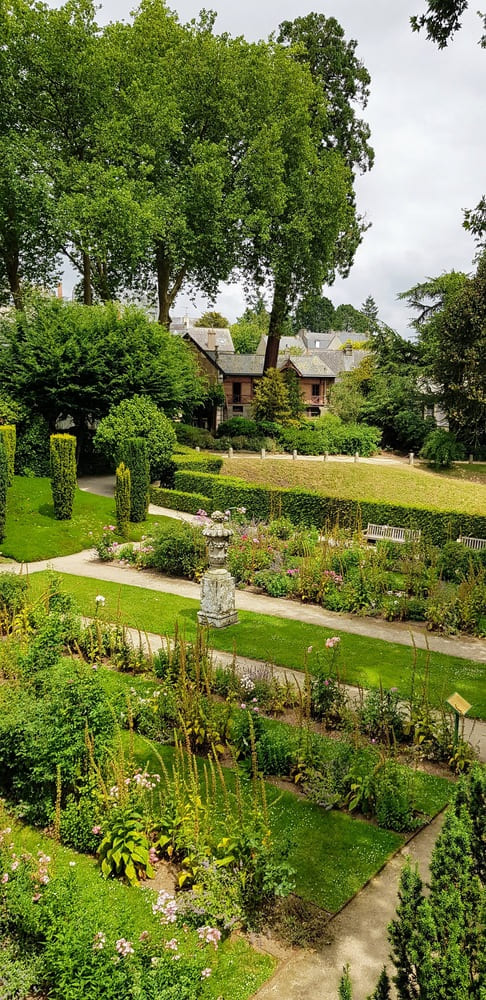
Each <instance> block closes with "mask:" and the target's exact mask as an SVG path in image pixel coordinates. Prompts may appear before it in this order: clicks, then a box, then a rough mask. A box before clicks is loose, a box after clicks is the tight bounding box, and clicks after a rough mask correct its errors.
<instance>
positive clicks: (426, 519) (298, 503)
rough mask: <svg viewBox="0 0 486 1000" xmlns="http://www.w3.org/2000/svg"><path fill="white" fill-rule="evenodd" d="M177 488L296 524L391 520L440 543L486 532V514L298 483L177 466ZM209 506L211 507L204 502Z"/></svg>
mask: <svg viewBox="0 0 486 1000" xmlns="http://www.w3.org/2000/svg"><path fill="white" fill-rule="evenodd" d="M174 478H175V486H176V488H177V489H178V490H184V491H185V492H188V493H191V492H195V491H196V490H197V491H198V492H199V491H201V492H203V493H204V494H205V497H206V502H208V498H211V499H210V501H209V502H210V506H211V504H212V507H213V509H214V510H216V509H219V510H226V509H227V508H228V507H246V510H247V512H248V514H249V515H250V516H251V517H256V518H258V519H259V520H262V521H268V519H269V518H270V517H280V516H282V517H288V518H290V520H291V521H293V523H294V524H307V525H315V526H316V527H318V528H321V527H323V526H324V525H325V524H326V523H330V524H335V523H339V524H340V525H341V526H342V527H343V528H351V529H355V528H356V527H360V526H361V525H363V527H366V525H367V524H368V522H370V523H373V524H390V525H394V526H396V527H399V528H415V529H417V528H418V529H420V531H421V532H422V534H423V536H424V537H425V538H428V539H430V541H431V542H433V543H434V544H436V545H443V544H444V543H445V542H447V541H449V540H451V539H452V540H455V539H456V538H458V537H459V535H472V536H474V537H479V538H485V537H486V517H482V516H481V515H474V514H463V513H459V512H457V511H438V510H427V509H421V508H418V507H406V506H402V505H400V504H390V503H381V502H371V501H368V500H364V501H357V500H345V499H342V498H340V497H329V496H324V495H323V494H321V493H316V492H311V491H310V490H303V489H300V488H293V489H282V488H278V487H270V486H262V485H253V484H251V483H247V482H245V481H244V480H243V479H237V478H230V477H226V476H225V477H223V476H214V475H210V474H201V473H198V472H195V471H192V470H191V471H189V470H188V471H187V472H186V471H179V472H176V474H175V477H174ZM205 509H207V508H205Z"/></svg>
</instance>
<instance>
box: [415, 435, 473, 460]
mask: <svg viewBox="0 0 486 1000" xmlns="http://www.w3.org/2000/svg"><path fill="white" fill-rule="evenodd" d="M420 457H421V458H426V459H427V461H428V462H429V464H430V465H432V466H434V467H435V468H443V469H447V468H449V466H451V465H452V463H453V462H455V461H457V460H458V459H461V458H464V448H463V446H462V445H461V444H459V442H458V440H457V438H456V436H455V434H453V433H452V431H446V430H444V429H443V428H442V427H437V428H436V429H435V430H433V431H432V432H431V433H430V434H428V436H427V437H426V439H425V441H424V445H423V447H422V450H421V452H420Z"/></svg>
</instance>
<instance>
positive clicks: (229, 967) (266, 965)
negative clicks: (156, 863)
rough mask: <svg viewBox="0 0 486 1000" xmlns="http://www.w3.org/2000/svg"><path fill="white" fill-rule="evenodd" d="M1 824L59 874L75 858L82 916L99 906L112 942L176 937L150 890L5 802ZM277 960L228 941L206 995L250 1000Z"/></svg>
mask: <svg viewBox="0 0 486 1000" xmlns="http://www.w3.org/2000/svg"><path fill="white" fill-rule="evenodd" d="M0 823H1V825H2V827H3V826H5V825H7V824H8V826H10V827H11V828H12V833H11V835H10V840H11V841H12V842H13V843H14V844H15V848H16V851H17V853H18V854H20V853H22V852H24V851H30V852H31V853H33V854H36V853H37V851H38V850H42V851H44V852H45V853H46V854H48V855H49V856H50V857H51V858H52V865H51V870H52V873H53V874H54V875H55V874H65V873H66V872H67V871H68V870H69V865H70V863H72V862H74V864H75V868H74V869H73V877H74V878H75V880H76V895H75V905H76V910H77V912H78V914H79V920H80V922H83V921H85V920H86V921H88V922H89V914H90V912H91V911H93V910H95V911H96V913H97V914H98V918H99V923H98V924H97V925H95V926H97V927H98V928H99V929H101V930H104V931H105V933H106V936H107V939H108V942H109V944H110V945H113V944H114V942H115V940H116V939H117V938H119V937H122V936H123V937H126V938H128V939H129V940H132V941H136V940H137V939H138V937H139V935H140V933H141V932H142V931H144V930H147V929H149V930H150V933H151V935H152V936H153V937H154V938H155V939H156V940H158V939H159V938H160V939H161V941H162V945H161V946H162V947H163V942H164V939H165V940H168V939H169V938H171V937H173V936H174V928H173V925H171V924H170V925H169V926H167V927H165V928H162V927H161V925H160V922H159V921H158V920H157V919H156V918H155V917H153V915H152V912H151V904H152V902H153V898H154V897H153V894H152V893H151V892H150V891H148V890H145V891H141V890H140V889H139V888H131V887H130V886H126V885H123V884H122V883H121V882H118V881H108V882H106V881H104V880H103V879H101V878H100V873H99V869H98V867H97V865H96V862H95V861H94V860H93V859H92V858H89V857H86V856H85V855H82V854H77V853H76V852H75V851H72V850H69V849H68V848H66V847H61V846H60V845H59V844H57V843H56V842H55V841H54V840H51V839H50V838H49V837H45V836H43V835H42V834H41V833H40V832H39V831H38V830H33V829H32V828H30V827H27V826H21V825H20V824H18V823H16V822H15V820H13V818H12V817H11V816H10V815H9V814H8V813H7V812H6V811H5V810H4V808H3V806H0ZM180 940H181V950H182V948H183V947H187V949H188V951H189V952H191V950H192V949H194V948H196V947H197V944H198V941H197V934H196V933H195V932H194V933H192V934H189V935H188V936H187V937H185V936H184V935H181V939H180ZM275 964H276V963H275V960H274V959H273V958H272V957H271V956H270V955H266V954H262V953H260V952H257V951H254V950H253V949H252V948H251V947H250V945H249V944H248V943H247V942H246V941H245V940H244V939H243V938H238V939H235V940H233V941H231V940H228V941H225V942H224V943H223V944H222V945H220V947H219V949H218V951H217V952H215V953H214V954H213V953H211V966H212V967H213V974H212V976H211V977H210V979H208V981H207V983H206V984H205V989H204V997H205V998H207V1000H216V998H217V997H221V995H222V994H223V995H224V996H226V997H231V1000H248V998H249V997H251V996H253V994H254V993H255V992H256V990H258V989H259V987H260V986H261V985H262V984H263V983H264V982H265V980H266V979H268V977H269V976H270V975H271V974H272V972H273V970H274V968H275ZM0 970H1V963H0ZM10 995H12V996H13V995H14V994H13V993H12V994H9V996H10ZM2 996H3V993H2ZM15 996H17V992H15Z"/></svg>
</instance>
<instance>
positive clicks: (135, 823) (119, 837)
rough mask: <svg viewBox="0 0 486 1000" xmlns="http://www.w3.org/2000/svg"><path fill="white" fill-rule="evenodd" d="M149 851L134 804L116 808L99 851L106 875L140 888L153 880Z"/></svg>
mask: <svg viewBox="0 0 486 1000" xmlns="http://www.w3.org/2000/svg"><path fill="white" fill-rule="evenodd" d="M149 851H150V844H149V840H148V837H147V835H146V833H145V831H144V820H143V816H142V815H141V813H139V812H137V811H136V810H134V809H133V807H132V806H131V805H129V806H128V807H123V806H120V807H119V809H112V810H111V812H110V815H109V819H108V828H107V830H106V832H105V834H104V836H103V840H102V841H101V843H100V846H99V848H98V858H99V862H100V866H101V872H102V874H103V876H104V877H105V878H110V877H114V878H125V879H126V880H127V882H129V884H130V885H137V884H138V882H139V880H140V879H141V878H153V877H154V870H153V868H152V865H151V864H150V856H149Z"/></svg>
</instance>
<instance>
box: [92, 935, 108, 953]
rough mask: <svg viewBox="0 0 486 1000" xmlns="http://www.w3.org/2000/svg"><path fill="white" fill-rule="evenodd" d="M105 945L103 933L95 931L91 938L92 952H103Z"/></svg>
mask: <svg viewBox="0 0 486 1000" xmlns="http://www.w3.org/2000/svg"><path fill="white" fill-rule="evenodd" d="M105 944H106V936H105V935H104V934H103V931H96V934H95V936H94V938H93V951H103V948H104V947H105Z"/></svg>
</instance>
